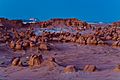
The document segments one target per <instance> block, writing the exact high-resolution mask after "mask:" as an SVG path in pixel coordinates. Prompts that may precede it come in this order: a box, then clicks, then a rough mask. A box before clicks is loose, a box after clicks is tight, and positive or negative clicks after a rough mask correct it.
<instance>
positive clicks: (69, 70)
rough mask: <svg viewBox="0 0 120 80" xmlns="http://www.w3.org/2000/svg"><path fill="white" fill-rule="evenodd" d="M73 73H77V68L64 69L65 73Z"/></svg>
mask: <svg viewBox="0 0 120 80" xmlns="http://www.w3.org/2000/svg"><path fill="white" fill-rule="evenodd" d="M72 72H76V68H75V66H74V65H69V66H67V67H65V68H64V73H72Z"/></svg>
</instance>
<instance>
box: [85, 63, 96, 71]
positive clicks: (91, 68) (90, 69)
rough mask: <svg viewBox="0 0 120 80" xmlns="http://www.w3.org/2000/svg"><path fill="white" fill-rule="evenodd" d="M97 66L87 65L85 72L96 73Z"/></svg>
mask: <svg viewBox="0 0 120 80" xmlns="http://www.w3.org/2000/svg"><path fill="white" fill-rule="evenodd" d="M96 69H97V68H96V66H95V65H86V66H85V67H84V70H83V71H85V72H95V71H96Z"/></svg>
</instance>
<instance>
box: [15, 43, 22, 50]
mask: <svg viewBox="0 0 120 80" xmlns="http://www.w3.org/2000/svg"><path fill="white" fill-rule="evenodd" d="M15 50H22V45H21V43H20V42H17V43H16V46H15Z"/></svg>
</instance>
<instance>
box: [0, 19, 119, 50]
mask: <svg viewBox="0 0 120 80" xmlns="http://www.w3.org/2000/svg"><path fill="white" fill-rule="evenodd" d="M0 23H2V24H3V26H4V27H1V30H0V42H4V43H5V42H7V43H8V44H9V46H10V48H11V49H14V50H23V49H26V48H29V47H30V48H32V47H38V49H39V50H50V45H49V43H48V42H49V41H55V40H57V41H61V42H75V43H79V44H93V45H101V44H102V45H104V44H108V43H107V41H111V42H112V43H111V45H112V46H120V43H119V42H120V36H119V34H120V29H119V27H118V26H119V25H118V24H119V22H115V23H113V24H112V25H108V26H107V27H94V29H93V26H91V25H90V24H88V23H86V22H83V21H79V20H78V19H75V18H70V19H51V20H48V21H45V22H37V23H33V24H29V25H28V24H27V25H28V26H27V28H26V29H25V27H26V25H24V24H23V23H22V21H20V20H8V19H4V18H0ZM8 25H9V26H10V27H8ZM6 26H7V27H6ZM17 26H18V27H21V28H24V30H19V29H18V27H17ZM34 26H40V27H44V28H50V27H54V26H66V27H69V26H72V27H74V28H76V32H77V33H76V34H73V33H71V32H61V33H50V32H43V34H42V36H37V35H35V33H34ZM78 28H80V29H81V30H78ZM89 29H91V30H92V32H93V33H91V34H81V33H79V31H80V32H81V31H82V30H89Z"/></svg>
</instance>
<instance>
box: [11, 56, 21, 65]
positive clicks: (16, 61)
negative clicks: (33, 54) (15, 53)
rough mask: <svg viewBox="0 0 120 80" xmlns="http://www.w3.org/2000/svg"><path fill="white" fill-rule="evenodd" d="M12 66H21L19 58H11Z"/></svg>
mask: <svg viewBox="0 0 120 80" xmlns="http://www.w3.org/2000/svg"><path fill="white" fill-rule="evenodd" d="M12 66H23V65H22V62H21V60H20V58H14V59H13V60H12Z"/></svg>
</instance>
